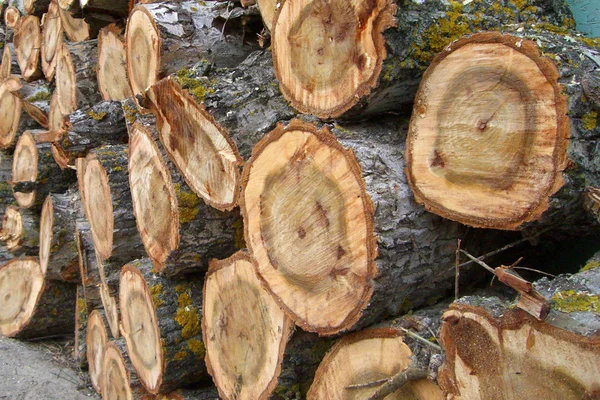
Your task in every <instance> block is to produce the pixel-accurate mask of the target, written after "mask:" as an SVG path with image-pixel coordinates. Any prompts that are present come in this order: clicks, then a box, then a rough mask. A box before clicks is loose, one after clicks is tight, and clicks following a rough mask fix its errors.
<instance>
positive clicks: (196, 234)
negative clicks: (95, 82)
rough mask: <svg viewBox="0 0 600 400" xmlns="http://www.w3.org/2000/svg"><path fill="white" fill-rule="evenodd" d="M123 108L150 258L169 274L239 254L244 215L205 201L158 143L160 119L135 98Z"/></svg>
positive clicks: (133, 180)
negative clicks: (144, 112)
mask: <svg viewBox="0 0 600 400" xmlns="http://www.w3.org/2000/svg"><path fill="white" fill-rule="evenodd" d="M123 107H124V110H125V117H126V119H127V120H128V124H129V126H128V130H129V181H130V188H131V197H132V200H133V210H134V214H135V216H136V222H137V226H138V231H139V232H140V235H141V237H142V242H143V243H144V247H145V248H146V252H147V253H148V256H150V258H152V259H153V260H154V263H155V266H156V270H157V271H159V272H162V273H164V274H167V275H178V274H182V273H186V272H191V271H194V270H196V271H198V270H201V271H206V269H207V268H208V260H210V259H211V258H227V257H228V256H230V255H231V254H233V253H234V252H235V249H236V234H237V237H239V232H236V226H239V222H240V218H239V214H238V213H237V211H218V210H216V209H214V208H213V207H210V206H208V205H207V204H205V203H204V202H203V201H202V200H201V199H200V198H199V197H198V196H197V195H196V194H195V193H194V192H193V191H192V190H191V189H190V188H189V187H188V186H187V184H186V182H185V179H184V178H183V177H182V175H181V174H180V173H179V172H178V171H177V169H176V167H175V166H174V165H173V164H172V163H171V162H170V161H167V160H168V157H167V156H166V154H165V152H164V150H161V147H162V146H160V145H159V144H157V143H156V142H155V139H154V138H156V139H157V138H158V135H157V132H156V128H155V122H154V121H155V119H154V118H153V117H152V116H151V115H142V114H138V113H137V112H136V111H135V105H134V104H133V101H131V100H129V101H127V102H125V103H124V106H123ZM134 121H135V122H134ZM131 122H134V123H131ZM148 177H150V178H148ZM236 224H237V225H236ZM237 244H238V245H239V241H238V243H237Z"/></svg>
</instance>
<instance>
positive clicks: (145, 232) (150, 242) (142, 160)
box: [129, 123, 179, 271]
mask: <svg viewBox="0 0 600 400" xmlns="http://www.w3.org/2000/svg"><path fill="white" fill-rule="evenodd" d="M129 186H130V187H131V198H132V201H133V211H134V214H135V218H136V223H137V227H138V231H139V232H140V235H141V237H142V242H143V243H144V247H145V248H146V252H147V253H148V255H149V256H150V258H152V260H154V262H155V264H156V266H157V270H158V271H160V270H161V269H162V268H164V262H165V260H166V259H167V257H168V256H169V253H171V251H173V250H174V249H176V248H177V247H178V246H179V210H178V207H177V197H176V195H175V191H174V189H173V184H172V182H171V174H170V172H169V169H168V167H167V165H166V164H165V162H164V160H163V159H162V156H161V154H160V152H159V150H158V147H157V145H156V143H154V141H153V139H152V137H151V136H150V134H149V133H148V131H147V130H146V129H145V128H144V127H143V126H142V125H139V124H137V123H136V124H134V125H133V126H132V127H131V129H130V130H129Z"/></svg>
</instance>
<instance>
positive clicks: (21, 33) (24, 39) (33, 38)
mask: <svg viewBox="0 0 600 400" xmlns="http://www.w3.org/2000/svg"><path fill="white" fill-rule="evenodd" d="M14 44H15V54H16V56H17V62H18V63H19V67H20V68H21V77H22V78H23V79H25V80H26V81H32V80H34V79H36V78H38V77H39V76H40V75H41V72H42V71H41V63H40V48H41V47H42V33H41V31H40V19H39V18H38V17H36V16H33V15H27V16H25V17H23V18H21V20H20V21H19V25H18V27H17V28H16V30H15V37H14Z"/></svg>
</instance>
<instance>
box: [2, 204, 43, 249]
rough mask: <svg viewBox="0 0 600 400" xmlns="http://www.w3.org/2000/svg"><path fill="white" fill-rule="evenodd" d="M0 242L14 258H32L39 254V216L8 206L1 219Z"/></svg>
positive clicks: (32, 212)
mask: <svg viewBox="0 0 600 400" xmlns="http://www.w3.org/2000/svg"><path fill="white" fill-rule="evenodd" d="M0 241H2V242H3V244H4V245H5V246H6V248H7V249H8V250H9V251H10V252H11V253H13V254H14V255H15V256H19V255H23V254H25V255H29V256H33V255H36V254H37V253H38V252H39V243H40V216H39V214H38V213H37V212H34V211H32V210H28V209H19V207H16V206H8V207H6V210H5V211H4V215H3V217H2V229H0Z"/></svg>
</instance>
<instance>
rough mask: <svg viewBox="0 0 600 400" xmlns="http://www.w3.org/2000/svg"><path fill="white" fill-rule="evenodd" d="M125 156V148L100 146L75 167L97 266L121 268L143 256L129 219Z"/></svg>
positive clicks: (133, 225) (126, 154) (140, 243)
mask: <svg viewBox="0 0 600 400" xmlns="http://www.w3.org/2000/svg"><path fill="white" fill-rule="evenodd" d="M113 104H116V103H113ZM119 109H120V107H119ZM128 156H129V151H128V148H127V145H126V144H123V145H112V146H111V145H108V146H102V147H99V148H96V149H94V150H93V151H92V152H91V153H89V154H88V155H87V157H85V159H84V160H83V161H82V162H80V163H79V164H78V166H77V167H78V168H77V175H78V180H79V189H80V192H81V197H82V200H83V206H84V210H85V213H86V216H87V220H88V221H89V222H90V226H91V231H92V237H93V241H94V248H95V253H96V256H97V257H98V260H99V262H101V263H110V264H114V265H124V264H126V263H127V262H129V261H132V260H135V259H136V258H140V257H144V256H145V255H146V252H145V249H144V246H143V244H142V240H141V238H140V234H139V232H138V230H137V226H136V222H135V216H134V215H133V203H132V200H131V192H130V190H129V174H128V168H127V165H128Z"/></svg>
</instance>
